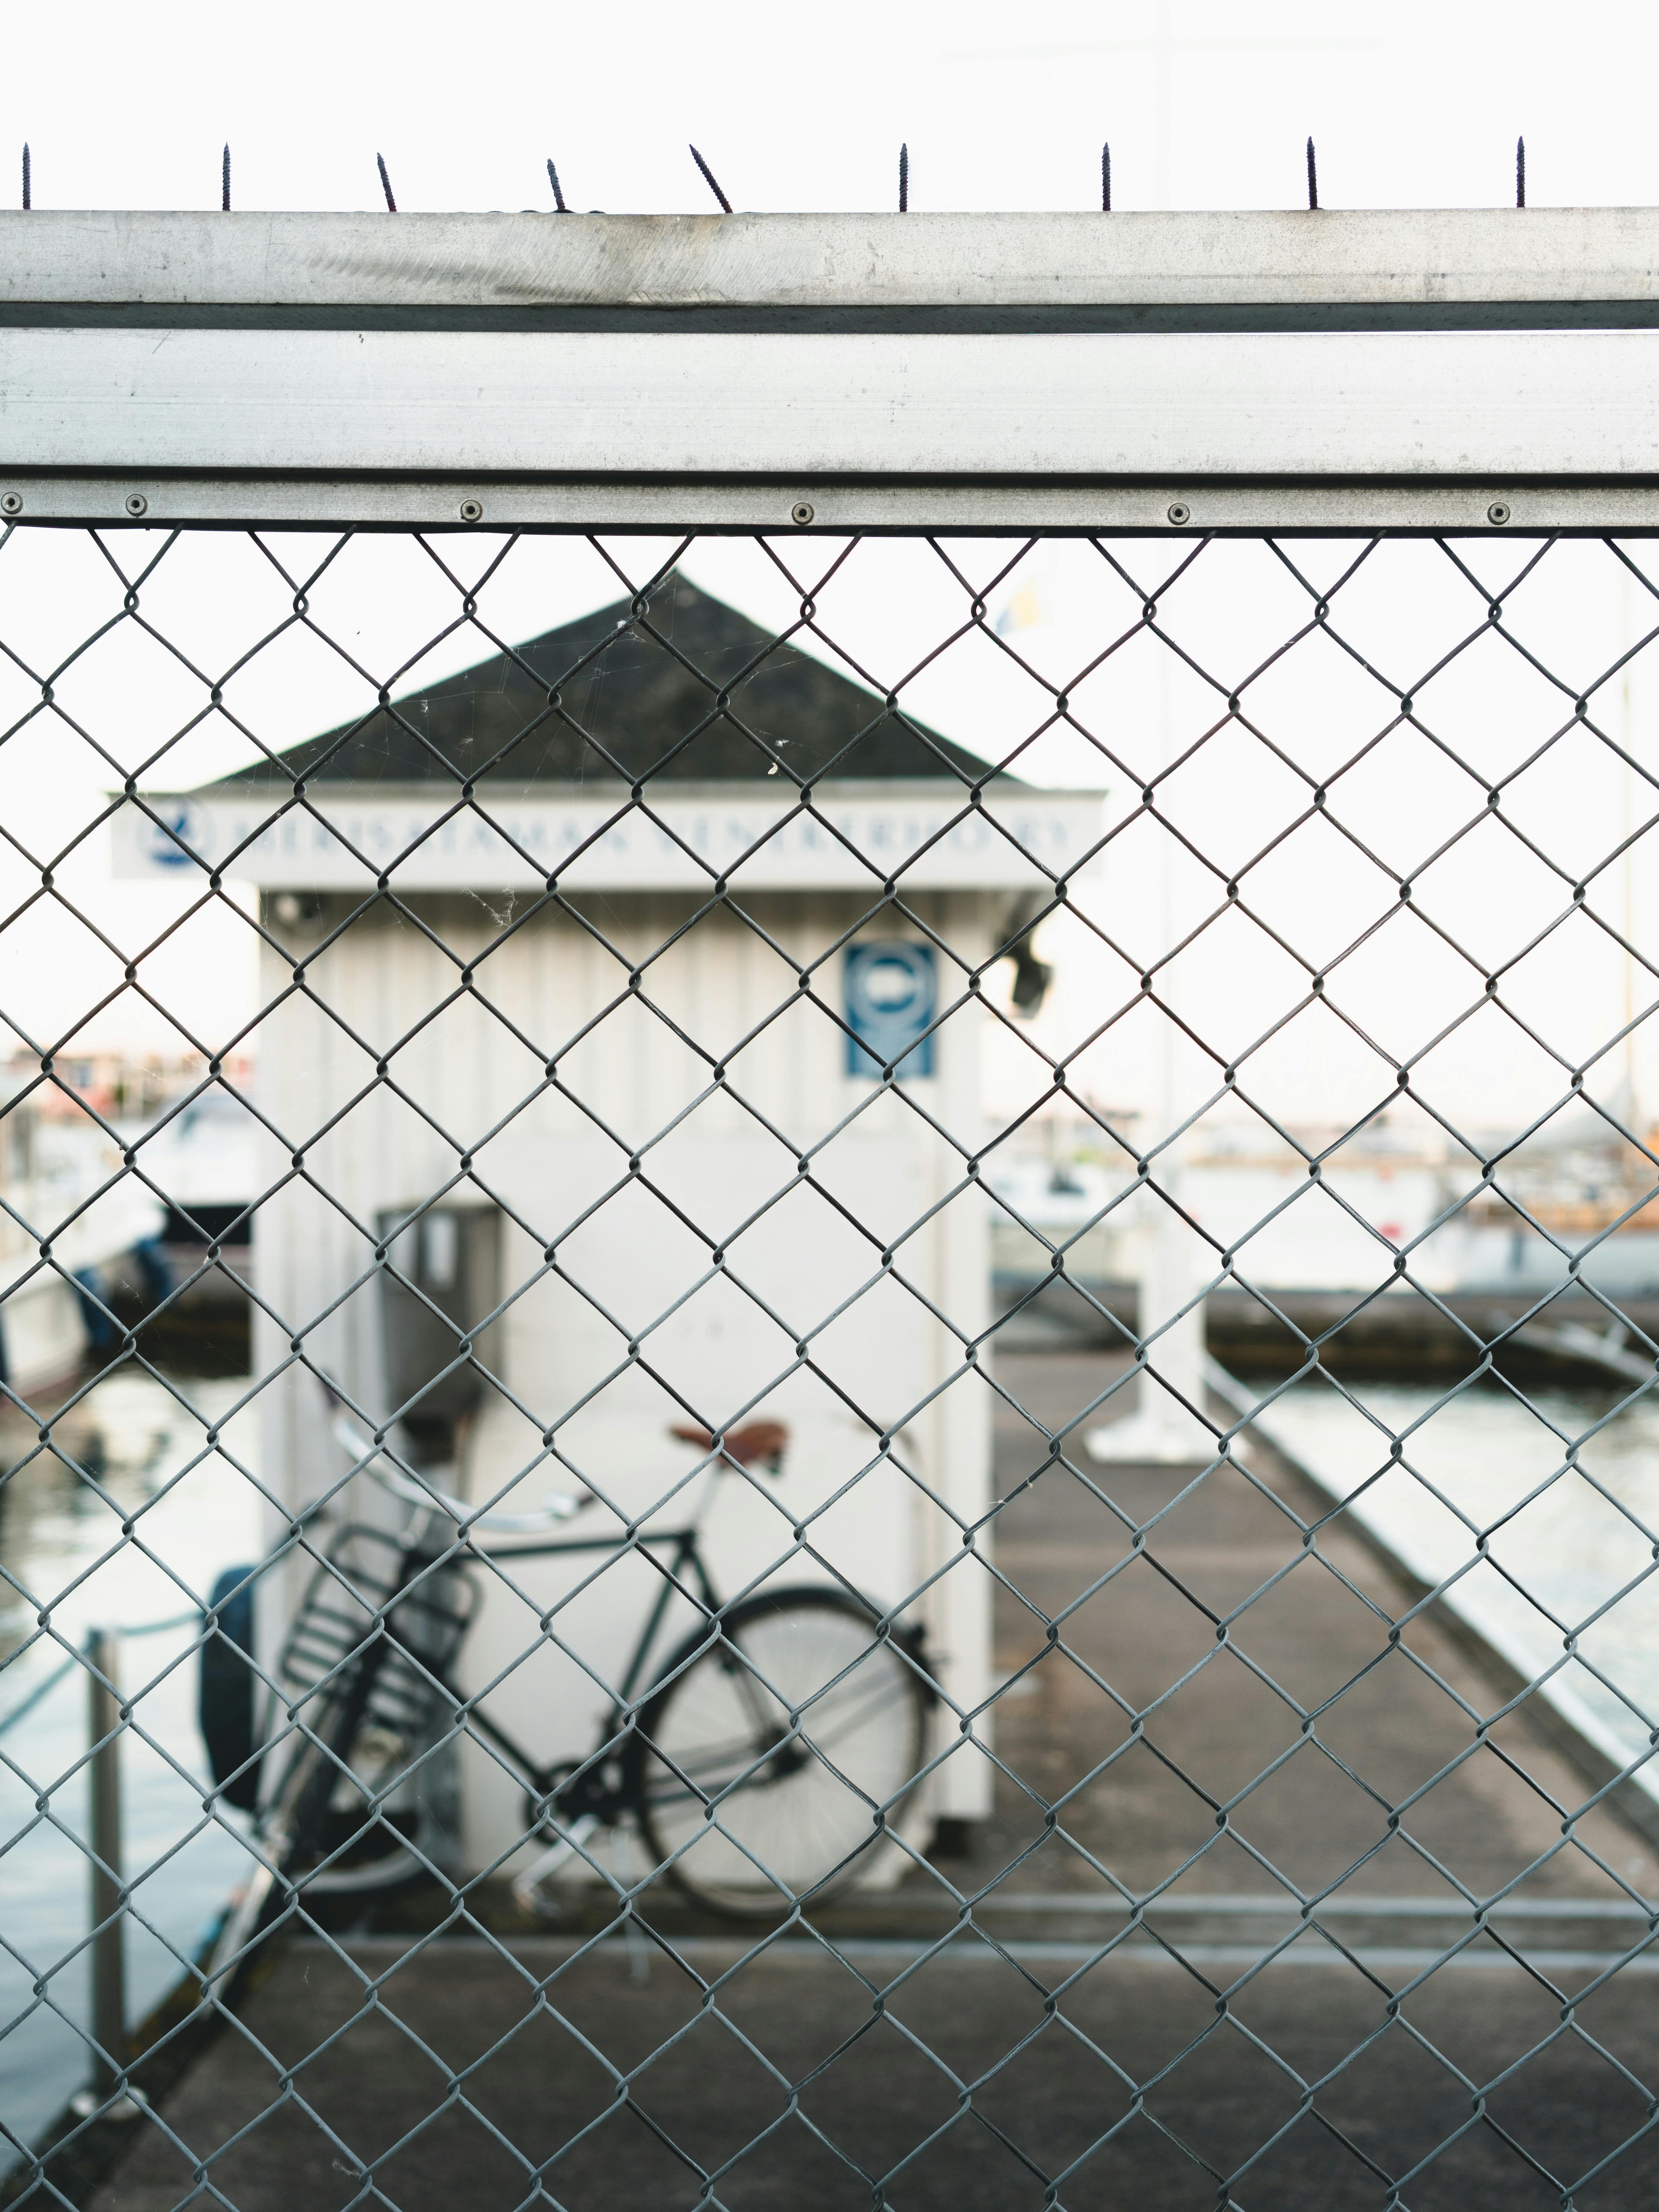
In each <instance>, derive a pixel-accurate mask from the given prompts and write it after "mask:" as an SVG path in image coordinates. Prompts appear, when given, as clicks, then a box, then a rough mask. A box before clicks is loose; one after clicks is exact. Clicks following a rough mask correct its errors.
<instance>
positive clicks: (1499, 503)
mask: <svg viewBox="0 0 1659 2212" xmlns="http://www.w3.org/2000/svg"><path fill="white" fill-rule="evenodd" d="M1509 519H1510V503H1509V501H1508V500H1506V499H1495V500H1493V501H1492V505H1491V506H1490V507H1488V508H1487V509H1486V520H1487V521H1488V522H1495V523H1496V524H1497V525H1498V527H1499V528H1500V529H1501V528H1502V527H1503V526H1504V523H1506V522H1507V521H1508V520H1509Z"/></svg>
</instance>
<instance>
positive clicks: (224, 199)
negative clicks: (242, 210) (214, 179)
mask: <svg viewBox="0 0 1659 2212" xmlns="http://www.w3.org/2000/svg"><path fill="white" fill-rule="evenodd" d="M219 207H220V211H221V213H222V214H224V215H228V214H229V213H230V144H229V141H228V140H227V141H226V143H225V154H224V160H223V161H222V162H221V164H220V167H219Z"/></svg>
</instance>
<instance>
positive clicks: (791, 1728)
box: [630, 1589, 933, 1918]
mask: <svg viewBox="0 0 1659 2212" xmlns="http://www.w3.org/2000/svg"><path fill="white" fill-rule="evenodd" d="M705 1646H706V1647H707V1648H704V1647H705ZM932 1703H933V1688H932V1685H931V1684H930V1683H929V1681H928V1680H927V1675H926V1674H925V1673H924V1672H923V1671H922V1669H921V1666H920V1664H919V1663H918V1662H917V1660H916V1658H915V1654H914V1653H913V1652H912V1651H911V1650H908V1648H907V1647H906V1646H905V1645H903V1644H900V1643H899V1642H898V1641H897V1640H896V1639H886V1638H878V1634H877V1624H876V1620H875V1617H874V1616H873V1615H872V1614H871V1613H867V1612H866V1611H865V1609H864V1608H863V1607H861V1606H859V1605H857V1604H855V1603H854V1602H853V1601H851V1600H850V1599H848V1598H845V1597H842V1595H840V1594H839V1593H838V1592H836V1591H835V1590H829V1589H793V1590H780V1591H777V1592H775V1593H772V1594H769V1595H766V1596H764V1597H758V1598H753V1599H750V1601H748V1602H747V1603H746V1604H744V1605H741V1606H737V1607H733V1608H732V1611H731V1612H730V1613H727V1614H726V1616H725V1620H724V1623H723V1633H722V1635H721V1637H720V1638H719V1640H718V1641H715V1642H713V1643H711V1642H710V1641H709V1639H708V1632H706V1631H704V1632H701V1633H700V1634H698V1635H696V1636H695V1637H692V1638H690V1639H689V1640H688V1642H687V1643H686V1644H685V1645H684V1647H683V1648H682V1649H681V1650H679V1651H678V1652H677V1653H676V1655H675V1656H674V1658H673V1659H672V1660H671V1662H669V1665H668V1667H667V1668H665V1679H664V1683H663V1686H662V1688H661V1689H660V1690H659V1691H658V1692H656V1694H655V1695H654V1696H653V1698H652V1699H651V1700H650V1702H649V1703H648V1704H647V1706H646V1707H645V1709H644V1711H643V1712H642V1713H641V1717H640V1725H639V1729H638V1732H637V1734H636V1736H635V1751H634V1753H633V1770H634V1771H633V1773H632V1775H631V1777H630V1780H631V1784H632V1789H631V1790H630V1795H632V1796H634V1799H635V1804H636V1806H637V1808H638V1812H639V1818H640V1825H641V1830H642V1832H643V1833H644V1836H645V1840H646V1843H647V1846H648V1847H649V1849H650V1850H652V1851H653V1853H654V1854H655V1856H656V1857H657V1859H658V1861H659V1863H661V1864H662V1865H664V1866H665V1867H666V1869H667V1870H668V1872H669V1874H670V1875H671V1877H672V1879H673V1880H674V1881H676V1882H678V1884H679V1886H680V1887H681V1888H682V1889H684V1890H685V1891H686V1892H688V1893H689V1894H690V1896H692V1897H693V1898H695V1899H697V1901H698V1902H699V1903H701V1904H703V1905H708V1906H711V1907H712V1908H713V1909H714V1911H719V1912H723V1913H727V1914H732V1915H736V1916H739V1917H744V1918H750V1917H775V1916H776V1915H777V1914H779V1913H781V1912H783V1911H787V1910H788V1909H789V1907H790V1906H791V1905H793V1904H794V1903H795V1902H796V1900H797V1899H810V1900H811V1902H812V1903H814V1904H821V1903H823V1901H824V1900H825V1899H827V1898H829V1897H830V1896H832V1895H834V1894H835V1893H836V1892H837V1891H839V1890H841V1889H843V1888H845V1887H847V1886H848V1883H850V1882H852V1881H855V1880H856V1879H857V1877H858V1875H859V1873H860V1870H861V1862H862V1860H863V1857H864V1855H865V1854H866V1852H867V1851H868V1850H869V1849H870V1847H871V1845H872V1844H874V1843H876V1842H877V1841H878V1839H879V1838H880V1837H881V1835H882V1833H883V1832H884V1830H883V1826H882V1825H881V1823H880V1821H879V1820H878V1814H885V1816H886V1819H887V1820H888V1821H889V1822H890V1823H892V1824H895V1825H896V1823H897V1821H898V1820H900V1819H901V1818H902V1814H903V1813H904V1810H905V1802H904V1800H905V1792H906V1789H907V1785H908V1784H911V1783H912V1782H913V1781H914V1780H915V1777H916V1775H917V1774H918V1772H919V1771H920V1770H921V1765H922V1764H923V1762H924V1760H925V1759H926V1757H927V1718H928V1711H929V1708H930V1706H931V1705H932Z"/></svg>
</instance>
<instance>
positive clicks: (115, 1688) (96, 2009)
mask: <svg viewBox="0 0 1659 2212" xmlns="http://www.w3.org/2000/svg"><path fill="white" fill-rule="evenodd" d="M119 1653H120V1644H119V1639H118V1637H117V1636H116V1635H115V1633H114V1632H112V1630H109V1629H104V1628H100V1629H95V1630H94V1632H93V1633H92V1635H91V1636H90V1637H89V1638H88V1641H87V1659H88V1674H87V1690H88V1696H87V1729H88V1742H89V1743H90V1745H91V1746H92V1765H91V1777H90V1779H91V1788H92V1814H91V1820H90V1836H89V1840H90V1842H91V1845H92V1926H93V1929H94V1935H93V1939H92V2033H93V2040H94V2043H95V2044H96V2045H97V2051H96V2052H95V2053H94V2060H93V2076H92V2089H93V2093H94V2097H95V2098H96V2099H97V2100H99V2102H100V2103H101V2102H102V2101H103V2100H104V2099H105V2098H106V2097H108V2096H109V2095H111V2094H112V2092H113V2090H114V2087H115V2083H116V2077H117V2075H118V2072H119V2070H120V2069H121V2063H122V2061H123V2059H124V2058H125V2051H126V1974H125V1960H124V1958H123V1955H122V1941H121V1939H122V1934H123V1928H122V1916H121V1911H120V1905H121V1738H120V1734H119V1729H120V1719H121V1713H120V1686H119V1680H118V1669H119V1666H120V1656H119Z"/></svg>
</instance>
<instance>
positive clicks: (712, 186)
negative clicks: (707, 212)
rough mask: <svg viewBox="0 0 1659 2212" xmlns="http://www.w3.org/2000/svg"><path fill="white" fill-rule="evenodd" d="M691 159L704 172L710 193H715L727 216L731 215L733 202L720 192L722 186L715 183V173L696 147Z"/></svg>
mask: <svg viewBox="0 0 1659 2212" xmlns="http://www.w3.org/2000/svg"><path fill="white" fill-rule="evenodd" d="M691 159H692V160H693V161H695V162H696V165H697V167H699V168H700V169H701V170H702V177H703V182H704V183H705V184H706V185H708V189H709V191H711V192H713V194H714V197H715V198H716V199H717V200H718V201H719V202H720V205H721V207H722V208H724V209H725V210H726V214H727V215H730V214H731V212H732V203H731V201H730V200H729V199H727V198H726V194H725V193H724V192H723V191H721V190H720V185H718V183H716V181H715V178H714V171H713V170H712V169H711V168H710V167H709V166H708V162H707V161H704V160H703V158H702V155H701V154H700V153H698V151H697V149H696V147H695V146H694V147H693V148H692V149H691Z"/></svg>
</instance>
